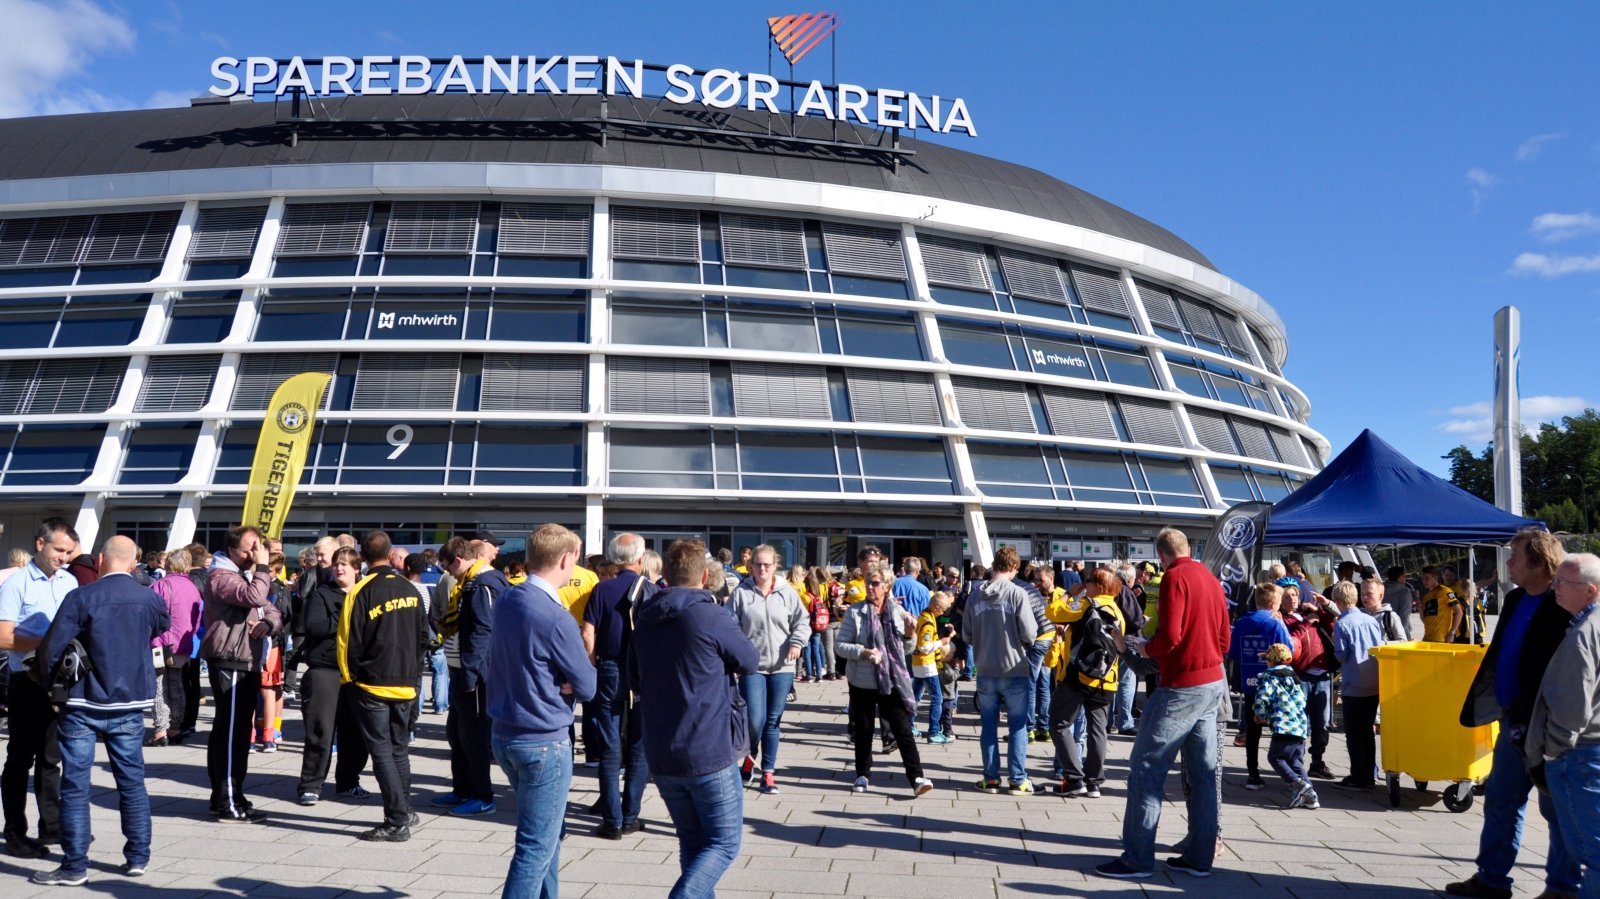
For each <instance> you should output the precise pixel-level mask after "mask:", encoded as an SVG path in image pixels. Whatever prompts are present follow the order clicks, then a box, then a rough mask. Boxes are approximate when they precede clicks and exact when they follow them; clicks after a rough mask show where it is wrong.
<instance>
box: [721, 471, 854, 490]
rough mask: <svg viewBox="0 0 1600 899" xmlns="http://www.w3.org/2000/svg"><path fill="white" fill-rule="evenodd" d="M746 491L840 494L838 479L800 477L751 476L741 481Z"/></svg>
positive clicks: (746, 476) (747, 475)
mask: <svg viewBox="0 0 1600 899" xmlns="http://www.w3.org/2000/svg"><path fill="white" fill-rule="evenodd" d="M740 480H741V482H742V484H741V486H742V487H743V488H744V489H745V490H799V491H804V492H807V493H838V492H839V479H838V478H837V477H828V478H818V477H812V478H807V477H801V476H799V475H751V474H746V475H744V476H743V477H742V478H741V479H740Z"/></svg>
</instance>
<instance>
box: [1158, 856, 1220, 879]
mask: <svg viewBox="0 0 1600 899" xmlns="http://www.w3.org/2000/svg"><path fill="white" fill-rule="evenodd" d="M1167 870H1168V871H1182V872H1183V873H1185V874H1187V875H1189V876H1190V877H1210V876H1211V869H1210V868H1209V867H1206V868H1202V867H1200V866H1199V865H1197V864H1195V863H1193V862H1188V861H1184V859H1183V856H1181V855H1174V856H1173V857H1172V858H1169V859H1167Z"/></svg>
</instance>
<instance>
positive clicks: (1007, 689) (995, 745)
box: [978, 674, 1030, 783]
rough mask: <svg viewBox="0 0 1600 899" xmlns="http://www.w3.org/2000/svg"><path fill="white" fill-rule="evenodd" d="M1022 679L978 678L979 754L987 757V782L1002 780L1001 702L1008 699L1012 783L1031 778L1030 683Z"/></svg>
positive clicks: (985, 778) (980, 676) (1007, 713)
mask: <svg viewBox="0 0 1600 899" xmlns="http://www.w3.org/2000/svg"><path fill="white" fill-rule="evenodd" d="M1029 682H1030V677H1029V675H1026V674H1024V675H1022V676H1021V677H985V676H984V675H981V674H980V675H978V751H979V753H980V754H981V755H982V756H983V779H984V780H999V779H1000V701H1001V699H1004V700H1005V705H1006V728H1007V733H1009V734H1010V744H1009V745H1008V746H1007V747H1006V749H1007V753H1008V755H1009V756H1010V765H1011V770H1010V772H1009V773H1010V775H1011V782H1012V783H1022V782H1023V781H1025V780H1027V779H1028V684H1029Z"/></svg>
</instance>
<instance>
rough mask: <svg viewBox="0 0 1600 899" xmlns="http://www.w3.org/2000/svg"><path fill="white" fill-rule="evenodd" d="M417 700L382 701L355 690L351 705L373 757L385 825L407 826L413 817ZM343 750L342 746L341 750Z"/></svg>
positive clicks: (358, 688) (373, 767) (358, 689)
mask: <svg viewBox="0 0 1600 899" xmlns="http://www.w3.org/2000/svg"><path fill="white" fill-rule="evenodd" d="M415 702H416V700H414V699H403V700H395V699H380V698H378V697H376V696H373V695H372V694H371V693H368V692H366V691H365V690H362V689H361V688H360V687H354V693H352V695H351V698H350V704H351V705H352V706H354V708H355V717H356V719H357V720H358V721H359V722H360V724H361V733H362V735H363V736H364V737H366V742H367V752H368V753H370V754H371V755H372V774H373V776H374V777H376V778H377V780H378V793H379V794H380V795H382V796H383V823H385V824H387V825H389V826H390V827H405V826H406V824H407V822H408V821H409V820H410V818H411V751H410V749H409V748H408V745H407V744H408V743H409V742H410V738H411V709H412V707H413V705H414V703H415ZM341 748H342V747H341Z"/></svg>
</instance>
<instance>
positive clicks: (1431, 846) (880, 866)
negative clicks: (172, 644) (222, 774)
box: [0, 682, 1547, 899]
mask: <svg viewBox="0 0 1600 899" xmlns="http://www.w3.org/2000/svg"><path fill="white" fill-rule="evenodd" d="M962 686H963V688H968V687H970V684H963V685H962ZM797 689H798V691H799V697H800V698H799V702H798V703H797V704H795V705H791V706H790V710H789V713H788V714H787V716H786V719H785V736H784V744H783V751H782V756H781V768H780V772H779V777H780V784H781V786H782V793H781V794H780V795H777V796H762V795H758V794H757V793H755V792H754V791H751V792H749V793H747V794H746V804H745V838H744V847H743V851H742V853H741V855H740V857H739V859H738V861H737V862H736V863H735V866H734V867H733V869H731V870H730V871H729V872H728V874H727V876H726V877H724V878H723V880H722V889H720V890H719V891H718V893H717V895H718V896H720V897H724V899H735V897H790V896H860V897H893V896H905V897H917V899H924V897H936V896H937V897H961V899H967V897H992V896H1000V897H1050V896H1076V895H1080V894H1087V893H1101V894H1108V895H1113V896H1141V895H1146V894H1163V893H1173V892H1175V891H1182V892H1184V893H1188V894H1201V895H1234V894H1237V893H1240V892H1241V891H1243V892H1246V893H1248V894H1249V895H1251V896H1257V895H1269V896H1270V895H1287V896H1295V897H1298V899H1311V897H1322V896H1334V895H1339V896H1363V897H1365V896H1377V895H1413V896H1420V895H1424V894H1430V893H1431V892H1432V891H1433V890H1435V889H1439V888H1442V887H1443V886H1444V884H1446V883H1448V882H1449V881H1451V880H1456V879H1460V878H1464V877H1466V876H1467V875H1469V874H1471V873H1472V864H1471V859H1472V856H1473V854H1474V851H1475V847H1476V845H1477V839H1478V831H1479V827H1480V824H1481V823H1482V806H1481V804H1475V805H1474V806H1473V807H1472V808H1471V809H1469V810H1468V811H1467V812H1465V813H1463V814H1452V813H1450V812H1449V811H1446V810H1445V808H1444V806H1443V804H1442V802H1441V800H1440V794H1439V792H1438V789H1437V786H1436V788H1435V789H1434V790H1433V791H1432V792H1430V793H1426V794H1419V793H1417V792H1416V791H1414V790H1412V789H1410V783H1409V780H1408V781H1407V789H1406V791H1405V793H1406V795H1405V804H1404V806H1403V808H1401V809H1398V810H1391V809H1390V808H1389V807H1388V800H1387V796H1386V794H1384V793H1383V792H1382V791H1381V790H1374V791H1372V792H1370V793H1363V794H1358V795H1351V794H1347V793H1343V792H1341V791H1340V790H1338V789H1336V788H1334V787H1333V786H1332V785H1331V784H1329V785H1326V786H1322V787H1321V794H1322V801H1323V808H1322V809H1321V810H1320V811H1305V810H1296V811H1288V810H1286V809H1284V808H1283V807H1282V803H1283V798H1282V797H1281V796H1280V793H1279V786H1278V784H1277V783H1276V781H1275V779H1273V780H1269V784H1270V786H1269V788H1268V789H1266V790H1263V791H1260V792H1247V791H1246V790H1245V789H1244V788H1243V772H1242V768H1241V767H1240V766H1241V765H1242V763H1243V753H1244V750H1242V749H1235V748H1233V747H1232V746H1229V747H1228V749H1227V763H1228V770H1227V773H1226V786H1225V787H1224V797H1223V798H1224V805H1223V812H1222V821H1223V835H1224V838H1225V840H1226V841H1227V851H1226V852H1225V854H1224V855H1223V856H1222V857H1220V858H1219V859H1218V863H1217V870H1216V871H1215V872H1214V875H1213V876H1212V877H1211V878H1210V879H1208V880H1197V879H1194V878H1191V877H1188V876H1186V875H1182V874H1173V875H1169V874H1167V873H1166V872H1165V871H1164V870H1160V866H1159V865H1158V871H1157V873H1156V874H1155V876H1154V877H1152V878H1151V879H1149V880H1146V881H1142V882H1135V883H1126V882H1119V881H1110V880H1104V879H1101V878H1098V877H1096V876H1094V875H1093V874H1092V873H1089V869H1090V868H1092V867H1093V865H1095V864H1097V863H1098V862H1100V861H1102V860H1105V859H1107V858H1110V857H1111V856H1113V855H1115V854H1116V852H1117V851H1118V844H1119V838H1120V834H1121V821H1122V812H1123V804H1124V797H1125V793H1124V791H1123V789H1122V784H1123V783H1124V782H1125V780H1126V775H1127V769H1126V764H1125V762H1126V758H1127V755H1128V750H1129V748H1130V747H1131V746H1132V739H1131V738H1128V737H1113V738H1112V740H1111V754H1112V763H1111V770H1110V771H1109V772H1108V775H1109V777H1110V782H1109V783H1108V785H1107V789H1106V795H1105V797H1104V798H1102V799H1099V800H1077V799H1074V800H1063V799H1060V798H1057V797H1055V796H1054V795H1048V794H1047V795H1039V796H1033V797H1021V798H1019V797H1013V796H1009V795H1005V794H1002V795H998V796H991V795H986V794H983V793H980V792H978V791H977V790H975V789H974V788H973V784H974V782H975V781H976V779H977V777H978V740H977V720H976V717H975V716H974V715H973V714H972V713H971V706H970V704H969V702H968V700H967V696H966V695H964V696H963V700H962V707H961V715H960V717H959V719H958V727H957V732H958V735H959V737H960V740H959V741H958V742H956V743H953V744H950V745H947V746H929V745H927V744H926V743H924V744H922V750H923V759H924V764H925V765H926V767H927V769H928V775H929V776H930V777H932V778H933V779H934V781H935V783H937V785H938V789H937V790H936V791H935V792H933V793H931V794H929V795H927V796H925V797H923V798H921V799H917V800H913V799H912V798H911V791H910V789H909V787H908V786H907V784H906V781H905V776H904V774H903V773H902V772H901V771H900V770H899V768H900V766H899V756H898V755H891V756H883V755H880V756H878V757H877V762H878V766H879V767H878V770H877V772H876V775H875V777H874V785H873V789H872V791H871V792H869V793H866V794H864V795H854V794H852V793H851V792H850V789H849V785H850V782H851V780H852V779H853V773H852V770H851V767H852V762H851V759H852V755H851V750H850V748H849V746H848V745H847V744H846V742H845V717H844V713H843V706H844V699H845V688H844V684H843V682H830V683H823V684H800V685H797ZM964 692H967V695H970V692H969V691H964ZM297 714H298V713H297V711H296V710H293V709H291V710H290V712H289V720H287V721H286V722H285V726H286V728H287V730H288V736H289V738H290V739H291V740H296V739H298V737H299V733H300V726H299V723H298V719H297ZM209 715H210V706H209V705H207V706H206V707H205V708H204V709H203V711H202V721H201V739H200V740H198V741H193V740H192V741H191V742H190V743H189V744H188V745H185V746H180V747H169V748H163V749H148V750H146V760H147V763H148V766H149V768H148V775H149V785H150V790H151V794H152V804H153V805H154V808H155V816H156V817H155V846H154V850H155V851H154V857H153V858H152V860H151V863H150V871H149V873H148V874H147V875H146V876H145V877H143V878H142V879H138V880H129V879H127V878H124V877H122V876H121V875H119V874H118V873H116V870H115V869H116V866H117V865H118V864H120V863H121V861H122V857H121V853H120V846H121V839H120V836H119V834H118V825H117V818H116V811H115V804H116V795H115V791H114V790H112V789H111V779H110V774H109V772H108V771H107V770H106V769H105V766H104V750H103V749H102V750H101V752H100V755H99V760H100V761H99V765H98V768H97V771H96V775H95V782H96V786H97V790H96V792H95V795H94V830H95V835H96V837H97V840H96V843H95V845H94V848H93V850H92V852H91V857H90V874H89V877H90V880H89V883H88V885H87V886H85V887H80V888H77V889H75V890H74V889H65V888H60V887H37V886H34V885H32V884H30V883H29V882H28V881H27V879H26V878H27V875H28V874H30V873H31V872H32V871H34V870H38V869H41V868H45V867H47V866H50V867H53V866H54V865H55V864H56V861H58V859H57V860H52V861H50V862H49V863H48V865H47V863H46V862H43V861H38V862H34V861H22V860H18V859H14V858H9V857H0V896H4V897H6V899H21V897H25V896H34V895H55V894H60V895H64V896H65V895H73V894H90V893H93V894H100V895H109V896H114V897H135V896H144V895H151V896H161V897H169V899H182V897H190V896H196V897H197V896H241V895H245V894H248V895H250V896H286V897H297V899H299V897H305V899H332V897H335V896H339V897H370V899H389V897H400V896H415V897H446V896H467V895H474V896H482V895H485V894H498V892H499V890H500V887H501V882H502V879H503V877H504V875H505V872H506V866H507V863H508V860H509V858H508V857H509V854H510V852H511V845H512V827H513V822H514V820H515V809H514V807H513V806H514V803H513V801H512V800H511V799H510V797H508V796H507V795H506V794H505V792H504V790H503V785H504V782H505V781H504V778H503V777H501V776H500V774H499V772H498V771H497V772H495V774H496V778H495V779H496V783H497V785H500V786H501V791H500V801H499V806H500V807H499V811H498V813H497V814H495V815H493V816H490V817H486V818H475V819H456V818H451V817H450V816H448V815H439V814H435V813H434V810H433V809H431V808H430V807H429V806H428V805H427V803H426V797H427V796H429V795H431V794H433V793H437V792H443V791H444V790H446V789H448V764H447V760H446V759H447V753H446V747H445V743H444V717H443V716H440V715H424V716H423V721H422V725H421V732H420V735H419V737H418V740H417V743H416V746H415V748H414V751H413V756H412V758H413V765H414V771H415V777H414V781H415V795H416V796H417V797H418V798H419V800H420V801H419V806H420V808H419V810H420V811H421V813H422V824H421V826H420V827H418V828H415V830H414V835H413V837H412V839H411V841H410V842H409V843H405V844H401V845H374V844H368V843H362V842H360V841H358V840H357V839H356V834H357V833H359V832H360V831H362V830H364V829H366V828H368V827H371V826H372V825H374V824H376V823H378V821H379V818H380V809H379V804H378V799H377V797H376V795H374V796H373V797H372V798H370V799H367V800H365V801H362V802H341V801H335V800H331V799H324V800H323V802H321V803H320V804H318V805H317V806H315V807H312V808H301V807H299V806H297V805H295V804H294V802H293V801H292V799H291V797H292V791H293V788H294V780H295V776H296V775H297V773H298V771H299V766H300V753H299V751H298V744H297V743H292V742H290V743H285V744H283V747H282V749H281V751H279V752H278V753H276V754H272V755H260V754H257V755H253V756H252V758H251V773H250V778H249V782H248V787H249V792H250V794H251V795H252V797H253V799H254V801H255V802H256V804H257V807H259V808H261V809H263V810H265V811H266V812H267V813H268V814H269V815H270V818H269V819H268V820H267V821H266V822H265V823H264V824H261V825H255V826H250V825H227V824H217V823H212V822H211V821H210V820H209V819H208V818H207V816H206V797H207V788H206V787H205V750H204V740H203V738H204V734H205V730H206V728H207V726H208V720H209ZM1333 739H1334V742H1333V746H1332V748H1331V749H1330V751H1329V754H1328V759H1329V761H1330V762H1331V764H1332V767H1333V768H1334V770H1335V771H1336V772H1337V773H1340V774H1343V773H1344V770H1345V768H1346V755H1345V751H1344V742H1343V739H1342V738H1341V736H1340V735H1338V734H1335V735H1334V738H1333ZM1030 748H1031V752H1030V765H1031V771H1032V773H1033V775H1034V776H1035V777H1036V778H1038V779H1039V782H1040V783H1041V785H1042V784H1043V783H1044V781H1043V776H1045V775H1047V774H1048V764H1049V760H1048V757H1047V753H1046V747H1045V746H1042V745H1034V746H1032V747H1030ZM1264 756H1265V747H1264V746H1263V757H1264ZM1263 760H1264V758H1263ZM363 785H365V786H367V787H368V788H369V789H373V790H374V791H375V790H376V786H377V785H376V784H375V783H374V782H373V780H372V778H371V777H370V775H369V776H367V777H365V778H364V779H363ZM327 792H328V795H330V796H331V794H332V786H331V784H330V786H329V788H328V791H327ZM1167 794H1168V798H1169V800H1172V801H1169V802H1168V804H1167V805H1166V806H1165V808H1164V811H1163V816H1162V822H1161V834H1160V838H1161V846H1162V849H1163V851H1162V852H1160V857H1165V855H1167V854H1168V853H1166V852H1165V851H1164V850H1165V847H1166V846H1168V845H1170V843H1171V842H1172V841H1173V840H1176V839H1178V838H1179V837H1180V836H1182V833H1183V804H1182V801H1181V792H1180V789H1179V786H1178V783H1177V780H1176V777H1174V778H1173V779H1172V780H1170V781H1169V784H1168V791H1167ZM595 796H596V792H595V779H594V771H593V770H592V769H587V768H584V767H582V766H581V765H580V766H579V767H578V769H577V774H576V776H575V778H574V783H573V791H572V796H571V802H570V804H569V805H568V818H567V826H568V828H569V831H570V833H569V836H568V837H567V839H566V841H565V842H564V843H563V845H562V850H561V866H562V868H561V880H562V883H561V894H562V895H563V896H566V897H613V896H614V897H651V896H664V895H666V892H667V889H668V887H669V886H670V884H671V883H672V882H673V880H674V879H675V878H676V876H677V843H676V840H675V838H674V836H673V833H672V830H671V828H670V825H669V823H668V818H667V814H666V810H665V807H664V806H663V805H662V803H661V801H660V799H659V798H658V797H657V796H656V795H655V792H654V791H653V790H651V791H649V792H647V794H646V802H645V807H644V820H645V822H646V827H645V830H644V832H643V833H640V834H638V835H635V836H630V837H625V838H623V839H622V840H621V841H618V842H610V841H605V840H600V839H596V838H594V837H591V836H589V831H590V829H591V828H592V827H593V826H594V824H595V823H596V818H595V817H594V816H592V815H589V814H587V813H586V812H585V809H586V808H587V806H588V805H589V804H590V803H591V802H592V801H593V800H594V799H595ZM30 814H31V810H30ZM1528 831H1529V833H1528V838H1527V841H1526V842H1527V844H1528V845H1527V846H1526V847H1525V848H1524V850H1523V853H1522V857H1521V859H1520V861H1521V862H1522V863H1523V864H1524V865H1525V866H1526V865H1534V866H1537V865H1540V864H1542V860H1543V856H1544V850H1545V848H1546V842H1547V838H1546V832H1545V827H1544V822H1543V821H1542V820H1541V819H1540V818H1539V817H1538V815H1537V814H1532V815H1530V816H1529V820H1528ZM1516 877H1517V891H1518V893H1519V894H1525V895H1532V894H1535V893H1537V892H1539V891H1540V890H1541V889H1542V883H1541V878H1540V872H1539V871H1538V870H1537V868H1529V867H1522V868H1519V869H1518V871H1517V872H1516Z"/></svg>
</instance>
